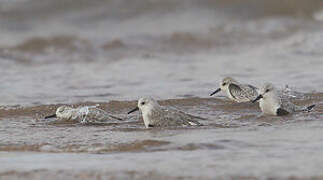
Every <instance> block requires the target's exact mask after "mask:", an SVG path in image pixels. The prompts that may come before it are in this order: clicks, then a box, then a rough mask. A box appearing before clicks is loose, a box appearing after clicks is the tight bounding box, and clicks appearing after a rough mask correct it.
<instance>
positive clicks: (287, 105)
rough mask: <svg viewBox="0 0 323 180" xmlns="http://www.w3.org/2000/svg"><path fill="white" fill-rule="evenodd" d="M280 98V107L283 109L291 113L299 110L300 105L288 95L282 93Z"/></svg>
mask: <svg viewBox="0 0 323 180" xmlns="http://www.w3.org/2000/svg"><path fill="white" fill-rule="evenodd" d="M279 99H280V109H283V110H285V111H287V112H289V113H292V112H295V111H297V109H298V107H297V106H296V105H295V104H293V103H292V102H291V101H290V100H289V98H288V97H287V96H285V95H283V94H282V93H280V94H279Z"/></svg>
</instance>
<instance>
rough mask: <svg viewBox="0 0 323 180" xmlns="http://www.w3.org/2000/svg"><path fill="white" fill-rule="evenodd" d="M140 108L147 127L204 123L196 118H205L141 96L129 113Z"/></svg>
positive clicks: (198, 124) (199, 124)
mask: <svg viewBox="0 0 323 180" xmlns="http://www.w3.org/2000/svg"><path fill="white" fill-rule="evenodd" d="M138 110H140V111H141V113H142V117H143V120H144V123H145V126H146V128H149V127H167V126H201V125H202V124H201V123H199V122H198V121H196V119H203V118H200V117H196V116H192V115H190V114H186V113H184V112H182V111H179V110H176V109H173V108H172V109H170V108H165V107H162V106H160V105H159V104H158V103H157V101H155V100H154V99H152V98H140V99H139V101H138V105H137V107H136V108H135V109H133V110H131V111H129V112H128V114H130V113H132V112H135V111H138Z"/></svg>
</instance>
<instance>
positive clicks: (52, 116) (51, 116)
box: [45, 114, 56, 119]
mask: <svg viewBox="0 0 323 180" xmlns="http://www.w3.org/2000/svg"><path fill="white" fill-rule="evenodd" d="M49 118H56V114H53V115H50V116H46V117H45V119H49Z"/></svg>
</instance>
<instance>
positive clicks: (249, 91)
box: [240, 84, 259, 100]
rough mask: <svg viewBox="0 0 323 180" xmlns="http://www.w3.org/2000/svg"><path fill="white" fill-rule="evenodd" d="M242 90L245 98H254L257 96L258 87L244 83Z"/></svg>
mask: <svg viewBox="0 0 323 180" xmlns="http://www.w3.org/2000/svg"><path fill="white" fill-rule="evenodd" d="M240 87H241V89H242V91H243V92H244V93H243V95H244V97H245V98H248V99H249V100H254V99H256V98H257V96H258V95H259V94H258V88H256V87H254V86H252V85H250V84H244V85H241V86H240Z"/></svg>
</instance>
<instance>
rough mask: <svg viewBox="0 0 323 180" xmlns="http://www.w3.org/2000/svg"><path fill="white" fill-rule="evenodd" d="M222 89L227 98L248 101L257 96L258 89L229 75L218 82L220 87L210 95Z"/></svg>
mask: <svg viewBox="0 0 323 180" xmlns="http://www.w3.org/2000/svg"><path fill="white" fill-rule="evenodd" d="M220 91H224V92H225V93H226V95H227V97H228V98H230V99H231V100H233V101H236V102H249V101H252V100H254V99H255V98H256V97H257V96H258V89H257V88H256V87H254V86H252V85H250V84H241V83H239V82H237V81H236V80H234V79H233V78H231V77H226V78H224V79H223V80H222V82H220V87H219V88H218V89H217V90H215V91H214V92H213V93H211V94H210V96H213V95H214V94H216V93H218V92H220Z"/></svg>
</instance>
